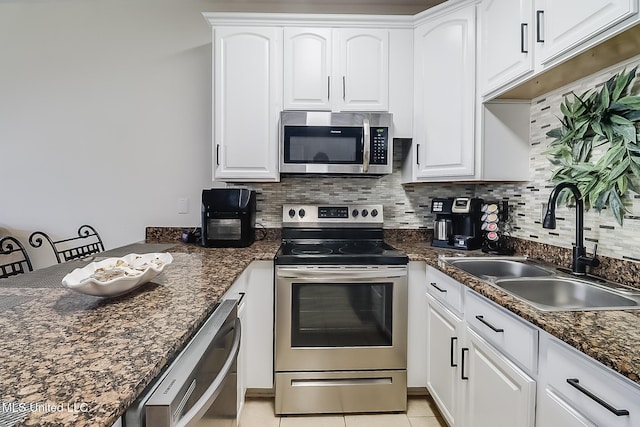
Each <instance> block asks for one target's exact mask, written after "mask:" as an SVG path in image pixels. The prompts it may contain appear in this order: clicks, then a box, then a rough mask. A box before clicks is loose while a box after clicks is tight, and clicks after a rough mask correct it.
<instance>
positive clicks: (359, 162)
mask: <svg viewBox="0 0 640 427" xmlns="http://www.w3.org/2000/svg"><path fill="white" fill-rule="evenodd" d="M392 119H393V115H392V114H390V113H360V112H358V113H346V112H345V113H331V112H323V111H283V112H282V113H280V123H281V129H280V132H281V133H280V172H281V173H328V174H334V173H335V174H368V175H380V174H387V173H391V169H392V165H393V145H392V137H391V124H392Z"/></svg>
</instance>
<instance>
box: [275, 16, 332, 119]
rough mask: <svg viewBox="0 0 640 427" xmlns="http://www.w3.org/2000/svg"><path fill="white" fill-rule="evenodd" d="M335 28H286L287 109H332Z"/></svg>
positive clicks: (285, 91)
mask: <svg viewBox="0 0 640 427" xmlns="http://www.w3.org/2000/svg"><path fill="white" fill-rule="evenodd" d="M331 49H332V46H331V29H330V28H293V27H287V28H285V29H284V108H285V109H286V110H331V103H330V99H329V98H330V96H331V88H330V81H331V77H330V72H331Z"/></svg>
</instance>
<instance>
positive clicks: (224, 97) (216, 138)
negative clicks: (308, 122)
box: [213, 27, 282, 181]
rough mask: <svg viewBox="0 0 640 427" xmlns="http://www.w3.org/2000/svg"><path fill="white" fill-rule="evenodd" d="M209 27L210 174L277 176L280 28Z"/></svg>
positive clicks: (224, 178) (236, 177)
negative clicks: (210, 89)
mask: <svg viewBox="0 0 640 427" xmlns="http://www.w3.org/2000/svg"><path fill="white" fill-rule="evenodd" d="M213 32H214V37H213V39H214V43H213V142H214V144H213V179H214V180H222V181H227V180H228V181H278V180H279V173H278V135H279V131H278V117H279V114H280V110H282V85H281V81H282V68H281V67H282V66H281V63H282V59H281V58H282V57H281V52H282V47H281V42H282V29H280V28H272V27H265V28H262V27H220V28H215V27H214V30H213Z"/></svg>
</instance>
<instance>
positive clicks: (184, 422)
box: [175, 319, 242, 427]
mask: <svg viewBox="0 0 640 427" xmlns="http://www.w3.org/2000/svg"><path fill="white" fill-rule="evenodd" d="M233 330H234V331H233V344H232V346H231V352H230V353H229V356H228V357H227V360H225V362H224V365H222V368H221V369H220V372H219V373H218V375H217V376H216V378H215V380H213V382H212V383H211V385H210V386H209V387H208V388H207V390H206V391H205V392H204V393H203V394H202V396H201V397H200V399H198V401H197V402H196V403H195V404H194V405H193V406H192V407H191V409H189V410H188V411H187V413H186V414H184V416H183V417H182V418H180V420H178V421H177V422H176V424H175V427H188V426H190V425H193V424H194V423H195V422H197V421H198V420H200V418H202V416H203V415H204V413H205V412H207V410H208V409H209V407H210V406H211V405H212V404H213V402H214V400H216V397H218V395H219V394H220V390H222V387H223V385H224V380H225V379H226V378H227V375H229V372H230V371H231V369H232V368H233V363H234V362H235V360H236V359H237V357H238V352H239V351H240V336H241V334H242V331H241V326H240V319H236V320H235V322H234V326H233Z"/></svg>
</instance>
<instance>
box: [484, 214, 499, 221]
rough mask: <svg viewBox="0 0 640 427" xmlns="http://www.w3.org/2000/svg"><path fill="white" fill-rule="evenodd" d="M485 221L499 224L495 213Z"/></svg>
mask: <svg viewBox="0 0 640 427" xmlns="http://www.w3.org/2000/svg"><path fill="white" fill-rule="evenodd" d="M485 221H487V222H498V215H497V214H494V213H492V214H489V215H487V218H486V220H485Z"/></svg>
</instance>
